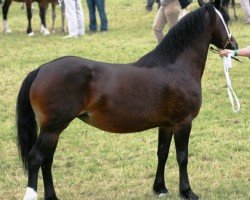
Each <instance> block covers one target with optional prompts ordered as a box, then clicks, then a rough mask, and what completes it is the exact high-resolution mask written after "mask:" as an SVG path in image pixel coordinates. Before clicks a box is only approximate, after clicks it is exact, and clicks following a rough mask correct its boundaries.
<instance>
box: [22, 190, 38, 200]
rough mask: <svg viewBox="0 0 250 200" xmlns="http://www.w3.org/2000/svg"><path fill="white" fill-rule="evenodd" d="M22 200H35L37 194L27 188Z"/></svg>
mask: <svg viewBox="0 0 250 200" xmlns="http://www.w3.org/2000/svg"><path fill="white" fill-rule="evenodd" d="M23 200H37V193H36V191H35V190H34V189H33V188H30V187H27V189H26V192H25V196H24V198H23Z"/></svg>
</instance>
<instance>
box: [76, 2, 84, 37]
mask: <svg viewBox="0 0 250 200" xmlns="http://www.w3.org/2000/svg"><path fill="white" fill-rule="evenodd" d="M76 17H77V24H78V35H79V36H81V35H83V34H84V33H85V28H84V13H83V9H82V2H81V0H76Z"/></svg>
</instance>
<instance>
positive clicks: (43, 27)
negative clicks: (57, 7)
mask: <svg viewBox="0 0 250 200" xmlns="http://www.w3.org/2000/svg"><path fill="white" fill-rule="evenodd" d="M12 1H16V2H24V3H25V4H26V12H27V18H28V27H27V34H28V35H29V36H32V35H33V34H34V33H33V31H32V27H31V18H32V9H31V4H32V2H37V3H38V5H39V15H40V19H41V33H43V34H44V35H48V34H50V32H49V30H48V29H47V28H46V15H45V13H46V11H45V7H46V5H47V4H48V3H54V4H55V3H56V2H57V0H5V1H4V4H3V7H2V10H3V31H4V32H5V33H11V30H10V28H9V25H8V21H7V15H8V11H9V7H10V5H11V3H12Z"/></svg>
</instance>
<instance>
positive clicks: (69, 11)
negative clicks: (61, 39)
mask: <svg viewBox="0 0 250 200" xmlns="http://www.w3.org/2000/svg"><path fill="white" fill-rule="evenodd" d="M75 2H76V0H64V3H65V14H66V19H67V22H68V30H69V35H70V36H77V35H78V31H77V18H76V3H75Z"/></svg>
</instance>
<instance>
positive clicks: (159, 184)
mask: <svg viewBox="0 0 250 200" xmlns="http://www.w3.org/2000/svg"><path fill="white" fill-rule="evenodd" d="M158 134H159V137H158V151H157V156H158V166H157V171H156V176H155V181H154V186H153V190H154V192H155V193H156V194H157V195H159V196H161V195H164V194H166V193H168V190H167V188H166V186H165V180H164V171H165V164H166V161H167V159H168V152H169V147H170V143H171V139H172V135H173V133H172V131H171V130H168V129H166V128H159V133H158Z"/></svg>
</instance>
